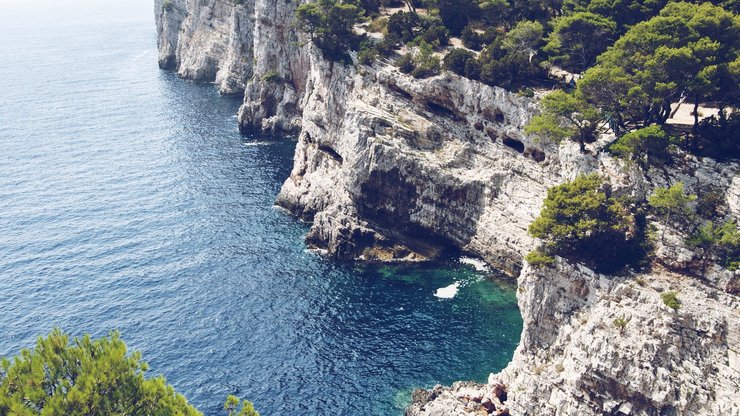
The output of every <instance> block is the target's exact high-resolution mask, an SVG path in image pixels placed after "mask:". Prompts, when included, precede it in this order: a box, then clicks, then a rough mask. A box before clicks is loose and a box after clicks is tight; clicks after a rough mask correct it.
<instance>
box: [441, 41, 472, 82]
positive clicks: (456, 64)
mask: <svg viewBox="0 0 740 416" xmlns="http://www.w3.org/2000/svg"><path fill="white" fill-rule="evenodd" d="M470 60H475V54H474V53H472V52H470V51H468V50H466V49H460V48H454V49H452V50H450V51H449V52H448V53H447V55H445V57H444V60H443V65H442V66H443V67H444V69H446V70H448V71H452V72H454V73H456V74H458V75H462V76H465V68H466V66H467V63H468V61H470Z"/></svg>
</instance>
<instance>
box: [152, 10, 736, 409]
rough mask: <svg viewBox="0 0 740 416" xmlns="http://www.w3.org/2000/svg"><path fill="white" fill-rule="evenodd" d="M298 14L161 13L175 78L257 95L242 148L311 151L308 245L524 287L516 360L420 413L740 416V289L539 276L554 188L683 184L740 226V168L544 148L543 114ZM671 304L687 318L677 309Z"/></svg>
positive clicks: (425, 403)
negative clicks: (530, 131) (646, 162)
mask: <svg viewBox="0 0 740 416" xmlns="http://www.w3.org/2000/svg"><path fill="white" fill-rule="evenodd" d="M297 3H298V2H290V1H282V0H278V1H266V0H255V1H251V2H249V1H248V2H244V4H243V5H235V4H233V3H232V2H231V0H168V1H164V0H155V13H156V15H157V28H158V32H159V38H158V42H159V48H160V65H161V66H162V67H163V68H166V69H171V70H176V71H177V72H178V73H179V74H180V75H181V76H183V77H185V78H189V79H196V80H202V81H213V82H215V83H216V84H217V86H218V88H219V89H220V90H221V91H222V92H223V93H243V94H244V105H243V106H242V108H241V110H240V112H239V122H240V128H241V130H242V131H243V132H245V133H250V134H251V133H272V134H284V133H296V134H297V135H298V143H297V146H296V153H295V160H294V167H293V171H292V173H291V175H290V177H289V178H288V179H287V180H286V182H285V184H284V185H283V187H282V190H281V192H280V195H279V196H278V199H277V204H279V205H281V206H283V207H285V208H287V209H289V210H290V211H291V212H293V213H295V214H296V215H298V216H300V217H301V218H303V219H306V220H308V221H311V222H312V227H311V230H310V232H309V235H308V236H307V241H308V243H309V245H311V246H313V247H315V248H318V249H321V250H324V251H325V252H326V253H327V254H328V255H330V256H334V257H336V258H342V259H354V258H360V259H380V260H391V259H405V260H419V259H423V258H427V257H433V256H435V255H438V254H440V253H444V252H447V251H458V250H459V251H462V252H465V253H467V254H470V255H474V256H478V257H480V258H482V259H484V260H485V261H487V262H488V263H490V264H492V265H494V266H496V267H498V268H500V269H502V270H505V271H507V272H509V273H510V274H511V275H513V276H518V283H519V304H520V309H521V312H522V316H523V318H524V322H525V326H524V331H523V334H522V340H521V344H520V346H519V347H518V349H517V351H516V354H515V356H514V359H513V361H512V362H511V363H510V364H509V366H508V367H507V368H506V369H504V370H503V371H502V372H501V373H500V374H498V375H494V376H492V377H491V380H490V383H489V384H485V385H476V384H474V383H463V384H457V385H456V386H453V388H442V387H439V388H436V389H434V390H432V391H430V392H428V393H424V394H422V393H419V394H415V401H414V403H413V404H412V406H411V407H410V408H409V410H408V414H409V415H462V414H475V412H479V413H480V412H485V413H484V414H488V413H496V412H498V413H501V412H504V411H505V410H504V409H508V410H507V411H510V412H511V414H517V415H600V414H615V415H618V414H623V415H642V414H645V415H658V414H666V415H671V414H675V415H701V414H722V415H738V414H740V410H739V409H740V408H739V407H738V406H739V405H738V403H740V397H738V391H740V379H739V372H740V360H739V359H738V355H737V354H738V350H739V349H740V347H739V346H740V336H738V330H740V328H738V325H740V324H739V323H740V319H738V318H740V317H739V316H738V299H737V296H736V293H737V290H738V283H737V282H738V279H737V276H736V275H734V274H732V273H730V272H726V271H718V270H712V271H710V273H708V274H707V276H705V278H701V279H700V278H696V277H690V276H687V275H678V274H675V273H670V272H667V271H655V272H653V273H650V274H645V275H639V276H630V277H620V278H608V277H605V276H600V275H596V274H594V273H593V272H591V271H590V270H588V269H585V268H583V267H580V266H573V265H569V264H567V263H565V262H564V261H559V262H558V263H557V265H556V266H555V267H553V268H545V269H534V268H531V267H529V266H526V265H524V262H523V256H524V254H526V253H527V252H528V251H529V250H530V249H531V248H533V247H534V245H535V244H536V242H535V241H534V240H533V239H532V238H531V237H529V236H528V235H527V232H526V231H527V227H528V226H529V224H530V223H531V221H532V220H533V219H534V218H535V217H536V216H537V215H538V213H539V210H540V208H541V204H542V201H543V199H544V198H545V196H546V191H547V189H548V188H549V187H551V186H553V185H556V184H559V183H562V182H564V181H566V180H570V179H573V178H575V177H576V176H577V175H578V174H579V173H586V172H599V173H601V174H602V175H604V176H605V177H607V178H608V179H609V182H610V183H611V185H612V186H613V188H614V190H615V192H618V193H620V194H625V195H627V194H628V195H632V196H638V197H644V196H645V195H647V194H649V193H650V192H652V190H653V189H655V188H656V187H658V186H667V185H669V184H671V183H673V182H675V181H679V180H680V181H683V182H685V183H686V184H687V187H688V189H689V190H693V189H699V188H702V187H708V186H710V185H711V186H712V187H715V188H717V189H720V190H721V191H722V192H724V193H725V194H726V199H727V205H728V211H729V212H730V213H731V214H732V215H734V216H735V217H737V216H738V206H740V202H738V198H739V195H740V191H739V189H740V179H738V175H737V174H736V172H737V171H738V166H737V165H736V164H718V163H715V162H713V161H711V160H706V159H705V160H700V159H696V158H693V157H686V158H685V159H682V160H679V161H677V162H676V163H675V164H674V166H673V167H671V168H669V169H654V170H651V171H650V172H647V173H644V172H641V171H640V170H639V169H637V168H636V167H634V166H633V167H629V166H625V165H624V164H623V163H621V162H619V161H617V160H614V159H612V158H610V157H609V156H608V155H605V154H603V153H600V152H597V151H596V150H597V149H596V148H593V149H592V151H591V153H590V154H582V153H581V152H580V151H579V149H578V146H577V145H575V144H572V143H563V144H561V145H555V144H548V143H540V142H537V141H535V140H532V139H531V138H529V137H526V135H524V134H523V132H522V127H523V126H524V125H525V124H526V122H527V121H528V119H529V118H530V117H531V115H532V114H533V113H534V112H535V111H536V105H535V103H534V102H533V101H531V100H529V99H526V98H522V97H519V96H518V95H516V94H513V93H510V92H507V91H505V90H503V89H500V88H494V87H489V86H485V85H483V84H480V83H478V82H474V81H470V80H467V79H464V78H461V77H458V76H456V75H452V74H448V73H445V74H443V75H441V76H437V77H433V78H430V79H425V80H417V79H413V78H411V77H409V76H407V75H404V74H401V73H400V72H398V71H397V70H396V69H395V68H393V67H392V66H390V65H387V64H384V63H382V62H379V63H376V64H375V65H374V66H372V67H369V66H358V67H354V66H345V65H342V64H338V63H331V62H328V61H326V60H325V59H323V58H322V57H321V55H320V54H319V53H317V51H316V50H314V48H313V47H312V46H311V45H310V44H308V43H307V42H306V41H305V39H302V38H301V36H300V35H299V34H297V33H296V30H295V25H294V24H293V23H294V22H293V16H294V10H295V7H296V4H297ZM602 144H603V143H597V144H596V146H599V145H602ZM668 235H670V232H669V233H668ZM656 253H657V254H656V255H657V256H659V257H660V258H661V261H662V262H664V263H665V264H666V265H668V266H670V267H673V268H681V267H689V266H690V265H691V263H692V262H694V261H695V258H694V255H693V253H691V252H690V251H688V252H687V251H686V248H685V247H682V246H681V243H680V238H675V239H670V238H669V239H667V243H666V244H660V245H659V247H658V249H657V252H656ZM665 290H675V291H677V292H678V293H679V298H680V299H681V300H682V301H683V306H682V308H681V309H679V310H678V311H673V310H669V309H667V308H666V307H665V306H664V305H663V304H662V302H661V300H660V292H661V291H665ZM617 319H623V320H624V321H626V322H627V323H626V325H625V326H624V327H623V328H622V327H621V326H618V325H616V324H615V320H617ZM620 322H621V321H620ZM461 377H464V375H461ZM505 389H508V390H506V393H505V394H504V393H503V392H504V391H505ZM503 399H506V400H505V402H504V403H503V404H502V403H501V402H502V401H504V400H503Z"/></svg>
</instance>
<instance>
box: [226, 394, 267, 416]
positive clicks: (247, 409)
mask: <svg viewBox="0 0 740 416" xmlns="http://www.w3.org/2000/svg"><path fill="white" fill-rule="evenodd" d="M238 408H239V398H238V397H236V396H234V395H229V396H228V397H226V402H225V403H224V410H226V411H227V412H228V413H227V414H228V416H260V414H259V412H258V411H256V410H255V409H254V404H252V402H250V401H249V400H242V402H241V409H240V410H238V411H237V409H238Z"/></svg>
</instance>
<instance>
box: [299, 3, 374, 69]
mask: <svg viewBox="0 0 740 416" xmlns="http://www.w3.org/2000/svg"><path fill="white" fill-rule="evenodd" d="M363 14H364V11H363V8H362V7H361V6H360V5H358V4H357V3H355V2H352V1H344V0H316V1H315V2H311V3H304V4H301V5H300V6H298V8H297V9H296V17H297V19H298V25H299V27H300V28H301V29H302V30H303V31H304V32H306V33H309V34H310V35H311V40H312V41H313V42H314V43H315V44H316V46H318V47H319V49H321V51H322V52H323V53H324V56H325V57H326V58H328V59H331V60H335V61H341V60H344V61H348V60H349V55H348V52H349V50H350V49H356V48H357V47H359V41H360V37H359V36H357V35H356V34H355V33H354V31H353V27H354V25H355V23H357V22H358V21H359V19H360V18H361V17H362V16H363Z"/></svg>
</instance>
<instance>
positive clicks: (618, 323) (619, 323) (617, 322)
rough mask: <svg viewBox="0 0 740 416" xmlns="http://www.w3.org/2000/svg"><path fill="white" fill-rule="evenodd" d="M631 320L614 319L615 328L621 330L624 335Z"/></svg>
mask: <svg viewBox="0 0 740 416" xmlns="http://www.w3.org/2000/svg"><path fill="white" fill-rule="evenodd" d="M629 322H630V321H629V319H625V318H622V317H619V318H616V319H614V326H615V327H617V329H619V332H620V333H622V332H624V330H625V329H626V328H627V324H628V323H629Z"/></svg>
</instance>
